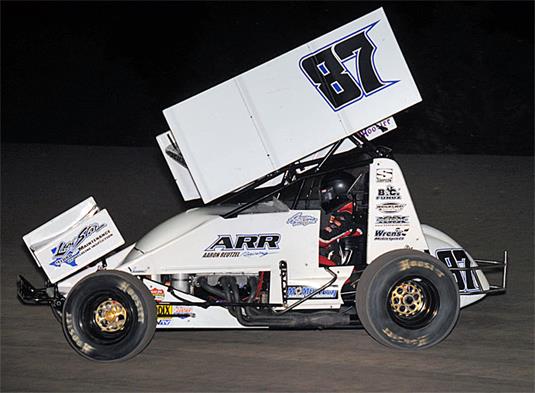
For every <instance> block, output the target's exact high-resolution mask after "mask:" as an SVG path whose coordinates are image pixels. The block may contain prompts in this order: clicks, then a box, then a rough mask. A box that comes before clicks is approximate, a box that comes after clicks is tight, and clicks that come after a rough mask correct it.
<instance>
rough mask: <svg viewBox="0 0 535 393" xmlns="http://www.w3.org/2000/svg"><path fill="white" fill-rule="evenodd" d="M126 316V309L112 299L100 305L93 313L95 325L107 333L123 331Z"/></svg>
mask: <svg viewBox="0 0 535 393" xmlns="http://www.w3.org/2000/svg"><path fill="white" fill-rule="evenodd" d="M127 316H128V314H127V312H126V308H125V307H124V306H123V305H122V303H120V302H118V301H117V300H114V299H112V298H108V299H107V300H105V301H103V302H102V303H100V304H99V305H98V306H97V308H96V310H95V312H94V318H95V323H96V324H97V326H98V327H99V328H100V329H101V330H102V331H103V332H107V333H115V332H118V331H120V330H123V329H124V327H125V324H126V320H127Z"/></svg>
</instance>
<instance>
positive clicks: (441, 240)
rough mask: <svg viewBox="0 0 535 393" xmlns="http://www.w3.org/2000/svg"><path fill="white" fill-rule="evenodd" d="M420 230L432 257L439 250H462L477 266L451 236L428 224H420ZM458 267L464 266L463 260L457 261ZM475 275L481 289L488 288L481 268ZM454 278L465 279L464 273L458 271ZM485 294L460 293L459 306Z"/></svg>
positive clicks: (463, 305)
mask: <svg viewBox="0 0 535 393" xmlns="http://www.w3.org/2000/svg"><path fill="white" fill-rule="evenodd" d="M422 230H423V232H424V235H425V238H426V240H427V244H428V245H429V253H430V254H431V255H433V256H434V257H437V258H438V255H437V253H438V252H440V251H445V250H451V251H456V250H463V251H464V252H465V253H466V256H467V257H468V258H469V259H470V264H471V266H477V263H476V262H475V261H474V259H473V258H472V256H471V255H470V254H469V253H468V252H467V251H466V250H464V249H463V247H462V246H461V245H460V244H459V243H457V242H456V241H455V240H453V239H452V238H451V237H449V236H448V235H446V234H445V233H444V232H442V231H439V230H438V229H436V228H433V227H431V226H429V225H425V224H422ZM457 262H458V265H459V267H466V265H465V263H466V262H465V261H457ZM472 274H477V277H478V279H479V282H480V283H481V288H479V289H482V290H485V291H486V290H488V289H489V283H488V281H487V278H486V277H485V274H484V273H483V272H482V271H481V270H477V271H476V273H472ZM455 279H456V280H459V279H461V280H464V281H466V273H465V272H460V273H458V274H456V275H455ZM485 296H486V295H485V294H480V295H461V308H463V307H466V306H468V305H469V304H472V303H475V302H477V301H478V300H481V299H483V298H484V297H485Z"/></svg>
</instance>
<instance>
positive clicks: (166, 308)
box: [156, 304, 195, 319]
mask: <svg viewBox="0 0 535 393" xmlns="http://www.w3.org/2000/svg"><path fill="white" fill-rule="evenodd" d="M156 312H157V313H158V317H175V318H180V319H187V318H195V313H194V312H193V307H190V306H173V305H170V304H157V305H156Z"/></svg>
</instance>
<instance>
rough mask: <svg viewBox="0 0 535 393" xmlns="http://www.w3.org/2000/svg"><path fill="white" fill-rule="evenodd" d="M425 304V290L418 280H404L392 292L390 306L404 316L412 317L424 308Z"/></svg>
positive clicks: (397, 313) (396, 312)
mask: <svg viewBox="0 0 535 393" xmlns="http://www.w3.org/2000/svg"><path fill="white" fill-rule="evenodd" d="M424 306H425V297H424V291H423V289H422V287H421V286H420V284H418V283H417V282H416V281H413V280H409V281H402V282H400V283H398V284H397V285H396V286H395V287H394V288H393V289H392V291H391V292H390V307H391V308H392V311H393V312H394V313H395V314H396V315H398V316H400V317H402V318H410V317H413V316H415V315H416V314H418V313H419V312H421V311H422V310H423V308H424Z"/></svg>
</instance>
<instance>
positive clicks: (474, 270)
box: [449, 251, 508, 295]
mask: <svg viewBox="0 0 535 393" xmlns="http://www.w3.org/2000/svg"><path fill="white" fill-rule="evenodd" d="M467 262H468V263H467V265H468V266H465V267H450V268H449V270H450V271H451V272H452V273H454V272H465V273H464V274H471V275H472V277H473V278H474V280H475V281H476V283H477V286H476V288H478V289H476V290H473V289H471V290H468V289H464V290H463V289H459V294H460V295H489V294H500V293H505V291H506V287H507V266H508V258H507V251H505V252H504V255H503V261H490V260H483V259H474V262H475V265H472V263H471V262H470V258H468V260H467ZM476 265H477V266H476ZM480 272H495V273H497V274H498V275H499V276H500V277H499V278H497V279H496V278H495V279H494V281H495V283H491V282H488V286H487V285H483V282H482V280H481V276H480ZM484 277H485V279H486V280H488V278H487V276H486V275H485V276H484ZM496 281H497V282H496Z"/></svg>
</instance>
